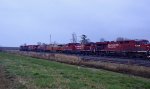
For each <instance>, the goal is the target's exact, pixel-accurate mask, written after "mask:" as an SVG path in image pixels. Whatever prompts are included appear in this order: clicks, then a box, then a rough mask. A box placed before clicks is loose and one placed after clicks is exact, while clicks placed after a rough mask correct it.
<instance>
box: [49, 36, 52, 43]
mask: <svg viewBox="0 0 150 89" xmlns="http://www.w3.org/2000/svg"><path fill="white" fill-rule="evenodd" d="M49 38H50V39H49V44H51V43H52V42H51V41H52V37H51V34H50V36H49Z"/></svg>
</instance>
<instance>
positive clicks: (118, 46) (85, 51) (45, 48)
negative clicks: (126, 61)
mask: <svg viewBox="0 0 150 89" xmlns="http://www.w3.org/2000/svg"><path fill="white" fill-rule="evenodd" d="M20 51H35V52H54V53H70V54H82V55H98V56H118V57H128V58H144V59H150V43H149V41H148V40H124V41H105V42H90V43H86V44H81V43H67V44H61V45H54V44H50V45H46V44H44V45H23V46H20Z"/></svg>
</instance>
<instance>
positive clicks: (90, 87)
mask: <svg viewBox="0 0 150 89" xmlns="http://www.w3.org/2000/svg"><path fill="white" fill-rule="evenodd" d="M0 65H1V66H4V68H5V70H6V71H7V73H8V74H9V75H11V76H14V77H15V78H16V80H17V81H18V82H19V83H21V84H22V85H23V87H22V89H150V79H145V78H140V77H135V76H131V75H130V76H129V75H124V74H119V73H114V72H110V71H105V70H100V69H92V68H82V67H78V66H73V65H67V64H62V63H57V62H51V61H47V60H41V59H36V58H31V57H23V56H16V55H12V54H7V53H2V52H1V53H0Z"/></svg>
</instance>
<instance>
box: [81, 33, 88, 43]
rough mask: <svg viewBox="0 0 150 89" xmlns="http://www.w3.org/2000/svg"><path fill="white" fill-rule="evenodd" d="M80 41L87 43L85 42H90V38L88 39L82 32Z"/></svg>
mask: <svg viewBox="0 0 150 89" xmlns="http://www.w3.org/2000/svg"><path fill="white" fill-rule="evenodd" d="M80 42H81V44H87V43H89V42H90V39H88V38H87V36H86V35H84V34H83V35H82V36H81V41H80Z"/></svg>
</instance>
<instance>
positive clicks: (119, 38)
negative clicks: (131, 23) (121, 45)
mask: <svg viewBox="0 0 150 89" xmlns="http://www.w3.org/2000/svg"><path fill="white" fill-rule="evenodd" d="M124 40H125V38H123V37H118V38H117V39H116V41H124Z"/></svg>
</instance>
